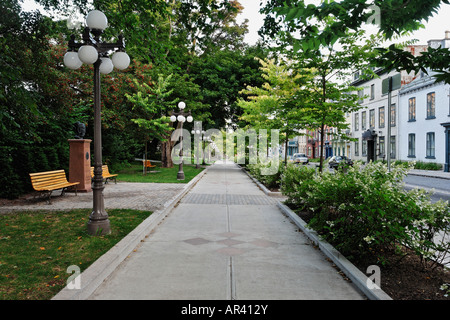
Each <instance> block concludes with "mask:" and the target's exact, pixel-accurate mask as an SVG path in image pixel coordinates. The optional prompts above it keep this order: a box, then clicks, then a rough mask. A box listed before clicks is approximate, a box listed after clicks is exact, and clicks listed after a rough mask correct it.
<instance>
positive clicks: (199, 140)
mask: <svg viewBox="0 0 450 320" xmlns="http://www.w3.org/2000/svg"><path fill="white" fill-rule="evenodd" d="M197 122H200V121H196V123H197ZM191 133H192V134H193V135H194V143H196V144H197V145H196V147H195V159H196V163H195V168H196V169H198V168H200V164H199V161H200V158H201V157H202V149H201V148H200V146H201V145H203V141H205V140H206V136H205V131H204V130H202V131H200V130H199V129H198V128H196V129H194V130H192V131H191Z"/></svg>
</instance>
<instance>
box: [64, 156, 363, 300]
mask: <svg viewBox="0 0 450 320" xmlns="http://www.w3.org/2000/svg"><path fill="white" fill-rule="evenodd" d="M105 202H106V200H105ZM105 205H106V206H108V204H107V203H105ZM147 231H148V232H147V233H149V234H148V235H147V236H146V237H145V238H144V239H143V240H141V242H140V244H139V245H138V247H136V248H135V249H134V250H130V252H129V254H128V256H127V257H126V258H125V259H124V260H123V262H121V263H120V265H119V266H118V267H117V268H115V270H113V271H112V272H110V276H109V277H107V279H106V280H105V281H103V282H102V283H101V284H100V285H99V286H98V287H97V288H96V290H95V291H93V293H92V294H91V295H90V296H88V297H87V299H91V300H95V299H113V300H114V299H126V300H129V299H136V300H139V299H159V300H180V299H183V300H184V299H186V300H197V299H203V300H230V299H238V300H243V299H248V300H256V299H267V300H281V299H283V300H289V299H299V300H300V299H347V300H360V299H366V297H365V296H364V295H362V294H361V293H360V291H358V289H357V288H356V287H355V286H354V285H353V284H352V283H351V282H349V281H347V280H345V279H344V278H343V277H342V276H341V275H340V274H339V273H338V270H336V269H335V268H334V267H333V265H332V263H331V262H329V260H327V259H326V257H325V256H324V255H323V253H322V252H321V251H320V250H318V249H316V248H315V247H314V246H312V245H311V243H310V241H309V240H308V239H307V237H306V236H305V234H303V233H302V232H301V231H299V228H298V227H297V226H296V225H295V224H294V223H292V221H291V220H290V219H289V218H288V217H286V216H285V215H283V214H282V213H281V211H280V209H279V207H278V206H277V200H276V199H274V198H272V197H268V196H266V195H265V194H264V193H263V192H262V191H261V190H260V189H259V188H258V187H257V186H256V185H255V184H254V183H253V182H252V181H251V179H250V178H249V177H248V176H247V175H246V174H245V173H244V172H242V171H241V170H240V169H239V167H238V166H237V165H235V164H215V165H213V166H211V167H210V168H209V169H208V170H207V172H206V173H205V174H204V175H203V177H202V178H201V179H200V180H199V181H198V182H197V184H195V186H194V187H193V188H192V189H191V190H190V191H189V192H188V193H187V194H185V195H184V197H183V198H182V199H181V200H180V202H179V203H178V205H175V207H174V208H173V210H172V211H171V212H170V213H169V214H168V215H167V216H166V217H165V218H164V220H162V222H160V224H159V225H158V226H157V227H156V228H154V229H153V230H147ZM106 255H108V253H107V254H106ZM88 271H89V269H88V270H86V272H88ZM83 274H84V273H83ZM83 274H82V275H81V276H82V277H81V282H83V279H85V278H83ZM70 291H75V290H70ZM68 297H70V292H68V290H66V289H64V290H63V292H61V293H60V294H58V295H57V296H56V297H55V299H67V298H68Z"/></svg>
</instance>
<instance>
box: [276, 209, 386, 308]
mask: <svg viewBox="0 0 450 320" xmlns="http://www.w3.org/2000/svg"><path fill="white" fill-rule="evenodd" d="M277 204H278V207H279V208H280V210H281V211H282V212H283V213H284V214H285V215H286V216H288V217H289V218H290V219H291V220H292V221H293V222H294V223H295V224H296V225H297V226H298V227H299V228H300V229H301V230H302V231H303V233H304V234H305V235H306V236H307V237H308V238H309V239H310V240H311V241H312V242H313V243H315V244H316V245H317V246H318V247H319V249H320V250H321V251H322V252H323V253H324V254H325V255H326V256H327V257H328V258H330V259H331V260H332V261H333V263H334V264H335V265H336V266H337V267H338V268H339V269H341V270H342V272H344V273H345V275H346V276H347V277H348V278H349V279H350V280H351V281H352V282H353V283H354V284H355V285H356V287H357V288H358V289H359V290H361V291H362V292H363V293H364V294H365V295H366V296H367V298H369V299H370V300H392V298H391V297H390V296H389V295H388V294H387V293H385V292H384V291H383V290H381V289H380V288H375V289H369V287H368V286H367V283H368V280H369V279H368V278H367V277H366V275H365V274H364V273H362V272H361V271H360V270H359V269H358V268H356V267H355V266H354V265H353V264H352V263H351V262H350V261H349V260H347V258H345V257H344V256H343V255H342V254H341V253H340V252H339V251H337V250H336V249H335V248H334V247H333V246H331V245H330V244H329V243H328V242H326V241H324V240H322V239H320V236H319V235H318V234H317V232H315V231H314V230H312V229H309V228H308V227H307V224H306V222H305V221H304V220H303V219H302V218H300V217H299V216H298V215H297V214H296V213H295V212H293V211H292V210H291V209H289V208H288V207H287V206H286V205H284V204H282V203H281V201H278V202H277ZM369 281H370V280H369Z"/></svg>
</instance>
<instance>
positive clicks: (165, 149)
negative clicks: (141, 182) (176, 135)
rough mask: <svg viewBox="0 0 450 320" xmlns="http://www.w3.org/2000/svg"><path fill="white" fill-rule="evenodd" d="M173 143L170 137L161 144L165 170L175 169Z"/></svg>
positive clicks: (162, 162) (162, 161) (162, 163)
mask: <svg viewBox="0 0 450 320" xmlns="http://www.w3.org/2000/svg"><path fill="white" fill-rule="evenodd" d="M172 148H173V145H172V141H170V137H169V138H168V139H167V141H165V142H161V167H163V168H173V161H172Z"/></svg>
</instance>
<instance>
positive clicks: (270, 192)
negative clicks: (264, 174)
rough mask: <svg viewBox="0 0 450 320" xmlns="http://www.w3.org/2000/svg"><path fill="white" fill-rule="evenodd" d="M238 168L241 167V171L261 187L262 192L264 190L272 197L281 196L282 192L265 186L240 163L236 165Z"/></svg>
mask: <svg viewBox="0 0 450 320" xmlns="http://www.w3.org/2000/svg"><path fill="white" fill-rule="evenodd" d="M237 166H238V167H239V168H241V170H242V171H244V172H245V174H246V175H247V176H248V177H249V178H250V179H252V180H253V182H254V183H256V185H257V186H258V187H259V188H260V189H261V191H262V192H264V193H265V194H266V195H267V196H269V197H274V198H282V197H283V194H282V193H281V192H273V191H270V190H269V189H267V187H266V186H265V185H263V184H262V183H261V182H259V181H258V179H255V178H254V177H253V176H252V175H251V174H250V173H249V172H248V171H247V170H245V168H244V167H241V166H240V165H237Z"/></svg>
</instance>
